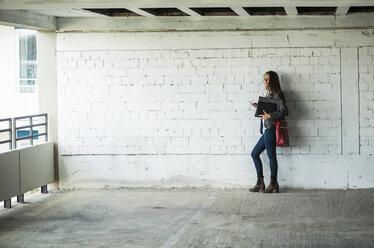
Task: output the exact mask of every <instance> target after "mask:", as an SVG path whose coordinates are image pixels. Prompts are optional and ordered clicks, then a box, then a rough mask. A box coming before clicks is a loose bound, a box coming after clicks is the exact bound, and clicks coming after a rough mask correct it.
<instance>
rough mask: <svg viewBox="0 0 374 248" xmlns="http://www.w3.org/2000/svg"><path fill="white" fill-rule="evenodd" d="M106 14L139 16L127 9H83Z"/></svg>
mask: <svg viewBox="0 0 374 248" xmlns="http://www.w3.org/2000/svg"><path fill="white" fill-rule="evenodd" d="M85 10H88V11H91V12H94V13H98V14H102V15H106V16H140V15H138V14H136V13H134V12H132V11H130V10H128V9H85Z"/></svg>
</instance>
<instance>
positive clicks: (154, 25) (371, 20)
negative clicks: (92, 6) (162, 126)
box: [57, 13, 374, 32]
mask: <svg viewBox="0 0 374 248" xmlns="http://www.w3.org/2000/svg"><path fill="white" fill-rule="evenodd" d="M57 27H58V31H60V32H91V31H97V32H108V31H109V32H110V31H111V32H117V31H120V32H160V31H172V32H175V31H229V30H231V31H241V30H242V31H248V30H250V31H253V30H301V29H304V30H305V29H317V30H321V29H357V28H373V27H374V14H372V13H368V14H351V15H347V16H247V17H245V16H238V17H232V16H220V17H214V16H204V17H196V16H194V17H147V18H144V17H132V18H127V17H75V18H74V17H61V18H57Z"/></svg>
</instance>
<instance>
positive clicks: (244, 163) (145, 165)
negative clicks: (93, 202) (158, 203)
mask: <svg viewBox="0 0 374 248" xmlns="http://www.w3.org/2000/svg"><path fill="white" fill-rule="evenodd" d="M262 160H263V164H264V176H265V178H266V179H267V180H266V182H267V183H268V182H269V179H268V178H269V177H270V168H269V164H268V159H267V158H265V157H263V159H262ZM278 163H279V171H278V177H279V182H280V185H281V186H282V187H297V188H305V189H315V188H324V189H333V188H350V189H351V188H372V187H374V168H373V167H372V166H370V165H372V164H374V157H373V156H366V157H363V156H359V155H357V156H354V155H351V156H348V155H331V156H323V157H321V156H318V155H293V156H289V155H288V156H286V155H278ZM256 178H257V177H256V171H255V167H254V165H253V161H252V159H251V157H250V156H246V155H190V156H189V155H159V156H157V155H149V156H147V155H139V156H126V155H112V156H108V155H99V156H92V155H91V156H61V157H60V186H61V187H62V188H63V189H80V188H108V187H109V188H120V187H157V188H170V187H213V188H243V187H249V186H250V185H252V184H253V183H254V182H255V181H256Z"/></svg>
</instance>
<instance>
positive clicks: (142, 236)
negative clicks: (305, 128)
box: [0, 189, 374, 248]
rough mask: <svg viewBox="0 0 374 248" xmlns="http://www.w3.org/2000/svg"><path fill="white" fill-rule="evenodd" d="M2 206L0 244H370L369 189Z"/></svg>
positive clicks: (51, 198) (83, 195)
mask: <svg viewBox="0 0 374 248" xmlns="http://www.w3.org/2000/svg"><path fill="white" fill-rule="evenodd" d="M25 200H26V203H24V204H17V203H13V208H12V209H1V210H0V247H6V248H12V247H28V248H30V247H38V248H40V247H134V248H137V247H374V189H365V190H288V191H283V192H281V193H279V194H275V193H273V194H263V193H250V192H248V191H247V190H242V189H236V190H211V189H205V190H202V189H198V190H194V189H185V190H181V189H171V190H166V189H164V190H156V189H154V190H149V189H148V190H147V189H143V190H139V189H137V190H131V189H111V190H73V191H56V192H51V193H49V194H47V195H41V194H40V193H36V194H33V195H32V196H30V197H26V199H25Z"/></svg>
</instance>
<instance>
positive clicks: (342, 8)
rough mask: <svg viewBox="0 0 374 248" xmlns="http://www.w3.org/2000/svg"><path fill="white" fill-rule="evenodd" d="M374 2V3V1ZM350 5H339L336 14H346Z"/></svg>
mask: <svg viewBox="0 0 374 248" xmlns="http://www.w3.org/2000/svg"><path fill="white" fill-rule="evenodd" d="M373 4H374V3H373ZM348 10H349V6H339V7H338V8H337V9H336V13H335V14H336V15H346V14H347V13H348Z"/></svg>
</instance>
